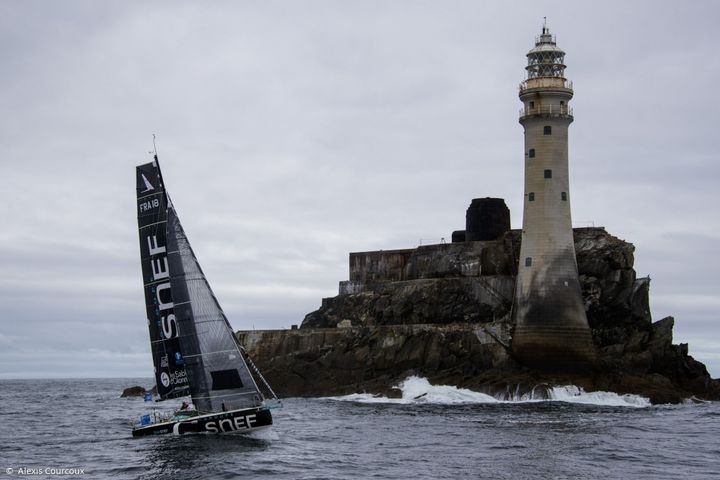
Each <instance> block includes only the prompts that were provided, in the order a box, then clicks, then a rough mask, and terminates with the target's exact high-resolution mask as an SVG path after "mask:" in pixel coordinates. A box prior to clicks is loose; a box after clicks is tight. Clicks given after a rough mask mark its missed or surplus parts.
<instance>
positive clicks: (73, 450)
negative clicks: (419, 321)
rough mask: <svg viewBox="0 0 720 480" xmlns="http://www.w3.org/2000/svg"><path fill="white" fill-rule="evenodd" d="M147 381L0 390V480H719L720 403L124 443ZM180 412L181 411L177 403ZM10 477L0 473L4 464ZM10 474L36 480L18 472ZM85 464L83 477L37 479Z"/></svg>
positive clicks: (427, 414)
mask: <svg viewBox="0 0 720 480" xmlns="http://www.w3.org/2000/svg"><path fill="white" fill-rule="evenodd" d="M150 383H151V382H150V380H149V379H106V380H99V379H82V380H3V381H0V395H1V397H0V398H1V400H0V420H1V421H2V426H1V428H0V475H4V476H5V478H19V477H28V478H120V479H134V478H153V479H194V478H197V479H206V478H252V479H254V478H273V479H275V478H287V479H353V480H358V479H365V478H383V479H384V478H387V479H420V478H422V479H425V478H428V479H464V478H489V479H534V478H540V479H545V478H548V479H565V478H567V479H570V478H572V479H575V478H586V479H596V478H597V479H616V478H617V479H657V478H693V479H695V478H719V477H720V473H719V472H720V405H719V404H718V403H706V404H692V405H691V404H688V405H679V406H657V407H645V408H631V407H617V406H603V405H587V404H577V403H565V402H533V403H478V402H473V403H459V404H443V403H429V402H425V403H421V402H416V403H410V404H399V403H368V402H364V401H349V400H344V401H339V400H336V399H298V398H289V399H285V400H284V408H282V409H280V410H274V411H273V413H274V417H275V425H274V426H273V427H272V429H271V430H269V431H265V432H262V433H260V434H254V435H253V436H242V435H194V436H158V437H145V438H132V437H131V433H130V429H131V427H130V424H129V423H130V422H133V421H135V420H137V419H138V418H139V417H140V415H141V414H143V413H145V412H147V411H148V410H149V407H150V405H152V404H148V403H145V402H143V400H142V399H137V398H133V399H125V398H120V393H121V392H122V390H123V388H125V387H127V386H131V385H143V386H148V385H149V384H150ZM167 403H168V402H163V403H161V404H158V405H159V406H160V407H159V408H168V409H169V408H172V405H166V404H167ZM177 403H179V402H177ZM10 468H12V469H13V473H7V469H10ZM20 468H30V469H36V470H39V471H40V472H41V474H40V475H27V474H26V475H21V474H19V473H18V470H19V469H20ZM47 468H56V469H62V468H66V469H67V468H69V469H72V468H81V469H83V470H84V474H81V475H72V474H71V475H46V474H45V473H42V472H45V471H46V470H45V469H47Z"/></svg>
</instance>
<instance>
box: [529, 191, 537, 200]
mask: <svg viewBox="0 0 720 480" xmlns="http://www.w3.org/2000/svg"><path fill="white" fill-rule="evenodd" d="M534 201H535V192H530V193H528V202H534Z"/></svg>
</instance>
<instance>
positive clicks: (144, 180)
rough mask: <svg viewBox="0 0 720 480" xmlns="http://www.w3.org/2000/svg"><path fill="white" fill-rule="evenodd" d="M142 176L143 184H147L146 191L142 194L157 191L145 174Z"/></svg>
mask: <svg viewBox="0 0 720 480" xmlns="http://www.w3.org/2000/svg"><path fill="white" fill-rule="evenodd" d="M140 176H141V177H142V179H143V182H145V190H143V191H142V192H140V193H147V192H149V191H150V190H155V187H153V186H152V184H151V183H150V182H149V181H148V179H147V177H146V176H145V174H144V173H141V174H140Z"/></svg>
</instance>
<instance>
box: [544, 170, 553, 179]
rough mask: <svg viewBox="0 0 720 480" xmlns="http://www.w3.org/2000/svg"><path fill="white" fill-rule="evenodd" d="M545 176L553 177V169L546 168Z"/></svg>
mask: <svg viewBox="0 0 720 480" xmlns="http://www.w3.org/2000/svg"><path fill="white" fill-rule="evenodd" d="M545 178H552V170H545Z"/></svg>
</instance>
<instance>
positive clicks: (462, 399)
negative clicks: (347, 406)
mask: <svg viewBox="0 0 720 480" xmlns="http://www.w3.org/2000/svg"><path fill="white" fill-rule="evenodd" d="M397 388H399V389H400V390H402V397H401V398H387V397H382V396H378V395H370V394H366V393H354V394H352V395H345V396H342V397H330V398H331V399H333V400H339V401H348V402H360V403H396V404H421V403H428V404H438V405H450V404H467V403H531V402H548V401H550V402H553V401H555V402H568V403H581V404H587V405H602V406H612V407H636V408H641V407H648V406H650V401H649V400H648V399H647V398H645V397H641V396H638V395H618V394H617V393H613V392H589V393H588V392H585V391H584V390H583V389H582V388H579V387H576V386H574V385H565V386H560V387H553V388H552V389H551V390H550V391H549V395H550V398H549V399H539V398H535V397H534V396H532V395H522V396H519V397H517V398H514V399H511V400H499V399H497V398H495V397H492V396H490V395H487V394H484V393H480V392H473V391H472V390H467V389H465V388H457V387H454V386H451V385H431V384H430V382H428V380H427V379H426V378H422V377H416V376H412V377H408V378H406V379H405V380H404V381H402V382H401V383H400V384H399V385H397Z"/></svg>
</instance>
